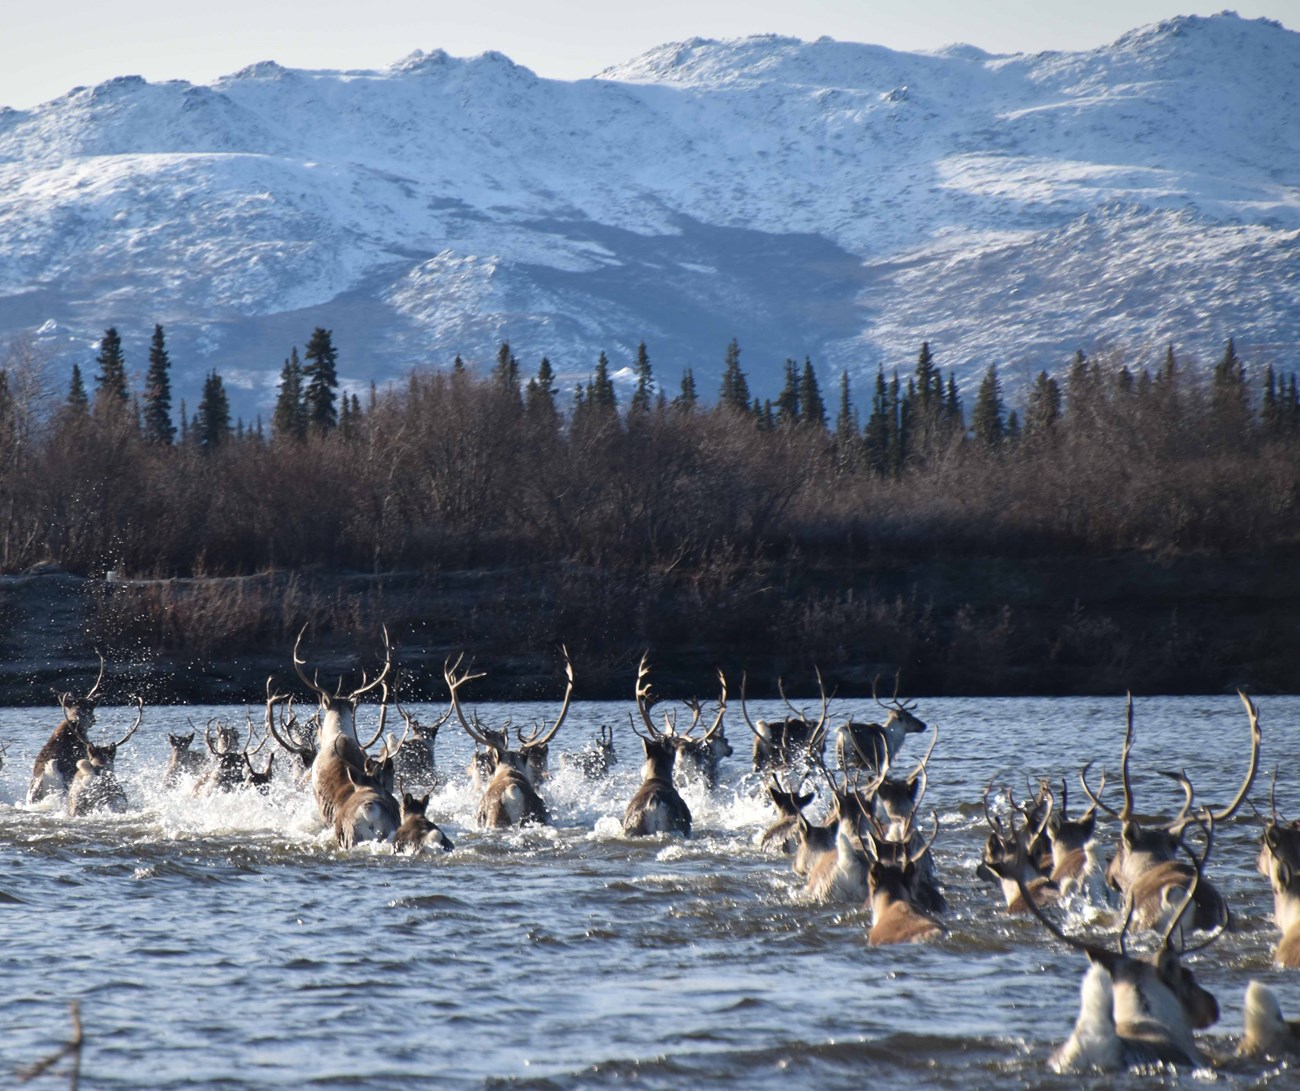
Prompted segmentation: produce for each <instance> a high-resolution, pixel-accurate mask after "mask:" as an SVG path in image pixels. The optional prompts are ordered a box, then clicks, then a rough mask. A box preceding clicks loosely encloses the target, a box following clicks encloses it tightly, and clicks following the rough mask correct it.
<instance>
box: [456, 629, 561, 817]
mask: <svg viewBox="0 0 1300 1091" xmlns="http://www.w3.org/2000/svg"><path fill="white" fill-rule="evenodd" d="M562 651H563V652H564V667H565V675H566V677H567V679H568V686H567V687H566V689H565V691H564V703H563V705H562V706H561V708H560V714H559V716H558V717H557V718H556V720H555V723H554V724H553V725H552V726H551V727H550V729H549V730H542V729H540V728H539V729H537V730H535V731H533V732H532V734H531V735H529V736H528V737H527V738H525V737H524V736H523V734H522V733H519V734H518V735H517V737H518V738H519V747H518V749H513V748H511V747H510V746H509V736H508V734H507V733H506V732H505V731H504V730H502V731H499V732H489V731H485V730H484V729H483V728H481V727H478V726H476V725H477V721H475V724H473V725H472V724H471V723H470V721H469V720H467V719H466V718H465V711H464V709H463V708H462V707H461V703H460V687H461V686H463V685H464V684H465V683H466V682H469V681H472V680H473V679H475V678H482V677H483V675H482V674H471V673H470V671H469V668H468V667H467V668H466V669H465V670H464V671H463V672H461V673H459V674H458V673H457V672H458V671H459V670H460V663H461V660H460V659H458V660H457V661H456V663H455V664H454V665H453V664H452V663H451V661H450V660H448V661H447V663H445V664H444V665H443V677H444V678H445V679H446V682H447V688H448V689H449V690H450V691H451V707H452V710H453V711H454V712H455V714H456V719H457V720H459V721H460V726H461V727H462V728H464V730H465V733H466V734H467V735H468V736H469V737H470V738H471V739H473V740H474V742H475V743H477V744H478V745H480V746H482V747H484V749H485V751H486V753H487V757H488V765H489V767H490V769H491V778H490V779H489V780H488V782H487V786H486V787H485V788H484V789H483V796H482V799H480V801H479V806H478V814H477V821H478V824H479V826H480V827H485V828H493V829H506V828H508V827H510V826H522V825H529V824H536V825H543V826H545V825H549V824H550V821H551V818H550V814H549V812H548V811H547V809H546V804H545V802H544V801H543V800H542V797H541V796H540V795H538V794H537V787H536V785H535V784H534V783H533V779H532V778H533V777H534V776H536V777H539V778H540V777H541V776H543V775H544V772H545V769H546V761H545V754H546V750H547V748H548V747H549V746H550V742H551V740H552V739H553V738H555V733H556V732H557V731H559V730H560V725H561V724H562V723H564V718H565V717H566V716H567V715H568V712H569V703H570V701H571V699H572V697H573V663H572V662H571V661H570V659H569V652H568V649H567V648H564V649H562Z"/></svg>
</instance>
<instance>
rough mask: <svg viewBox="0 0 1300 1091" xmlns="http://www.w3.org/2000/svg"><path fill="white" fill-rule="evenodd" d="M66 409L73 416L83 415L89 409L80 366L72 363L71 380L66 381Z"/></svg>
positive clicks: (88, 399) (88, 400)
mask: <svg viewBox="0 0 1300 1091" xmlns="http://www.w3.org/2000/svg"><path fill="white" fill-rule="evenodd" d="M67 406H68V410H69V411H70V412H71V413H72V414H73V416H77V417H84V416H85V415H86V414H87V413H88V412H89V411H90V398H89V397H88V396H87V394H86V384H85V382H84V381H83V380H82V378H81V367H80V365H78V364H73V365H72V381H71V382H69V383H68V401H67Z"/></svg>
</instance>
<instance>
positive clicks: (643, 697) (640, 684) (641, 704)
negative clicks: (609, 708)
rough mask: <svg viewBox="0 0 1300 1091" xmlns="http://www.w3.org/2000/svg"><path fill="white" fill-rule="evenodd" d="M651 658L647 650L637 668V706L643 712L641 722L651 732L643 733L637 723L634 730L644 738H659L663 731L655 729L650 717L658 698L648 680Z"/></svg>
mask: <svg viewBox="0 0 1300 1091" xmlns="http://www.w3.org/2000/svg"><path fill="white" fill-rule="evenodd" d="M649 659H650V653H649V652H646V653H645V654H644V655H642V656H641V663H640V665H639V666H638V667H637V669H636V708H637V711H638V712H639V713H641V722H642V723H643V724H645V726H646V730H647V731H649V732H650V734H649V735H648V736H646V735H642V734H641V732H639V731H637V729H636V725H635V724H634V725H633V727H632V731H633V732H634V733H635V734H636V735H639V736H640V737H641V738H643V739H645V738H651V739H658V738H660V737H661V735H662V732H660V731H658V730H656V729H655V725H654V722H653V721H652V720H651V719H650V710H651V709H652V708H654V706H655V704H656V703H657V701H658V698H656V697H654V696H652V695H651V693H650V683H649V682H648V681H647V678H648V677H649V674H650V663H649Z"/></svg>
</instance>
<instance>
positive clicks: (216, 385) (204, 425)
mask: <svg viewBox="0 0 1300 1091" xmlns="http://www.w3.org/2000/svg"><path fill="white" fill-rule="evenodd" d="M194 432H195V440H196V441H197V442H198V444H199V446H200V447H202V448H203V449H204V450H205V451H211V450H215V449H216V448H217V447H220V446H221V445H222V444H223V443H224V442H225V441H226V440H227V439H229V438H230V400H229V399H228V398H227V397H226V387H225V384H224V383H223V382H222V381H221V376H220V375H218V374H217V373H216V372H215V371H210V372H208V377H207V378H206V379H204V380H203V397H202V398H201V399H200V400H199V410H198V413H197V414H196V415H195V421H194Z"/></svg>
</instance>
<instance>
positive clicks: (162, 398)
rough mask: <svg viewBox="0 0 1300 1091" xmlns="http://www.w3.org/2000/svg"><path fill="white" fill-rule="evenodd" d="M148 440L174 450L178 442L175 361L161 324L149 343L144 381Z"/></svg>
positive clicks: (155, 326)
mask: <svg viewBox="0 0 1300 1091" xmlns="http://www.w3.org/2000/svg"><path fill="white" fill-rule="evenodd" d="M144 438H145V442H146V443H152V444H155V445H157V446H160V447H170V446H171V445H172V441H173V440H174V439H175V438H176V426H175V425H174V424H172V381H171V359H170V357H169V356H168V355H167V345H166V342H165V340H164V338H163V328H162V326H160V325H158V324H157V323H155V324H154V328H153V339H152V340H151V341H150V342H149V370H148V371H147V372H146V373H145V378H144Z"/></svg>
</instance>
